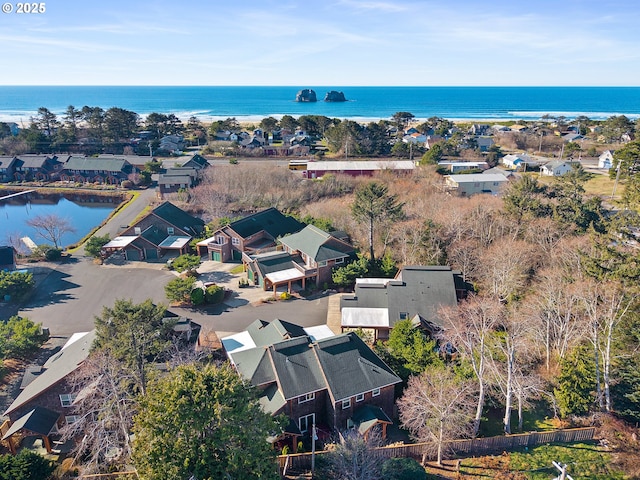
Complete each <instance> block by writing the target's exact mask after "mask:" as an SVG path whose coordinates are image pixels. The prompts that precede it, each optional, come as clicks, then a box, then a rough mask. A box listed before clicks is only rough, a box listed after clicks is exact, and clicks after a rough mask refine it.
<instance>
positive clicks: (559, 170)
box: [540, 160, 580, 177]
mask: <svg viewBox="0 0 640 480" xmlns="http://www.w3.org/2000/svg"><path fill="white" fill-rule="evenodd" d="M579 165H580V162H571V161H568V160H566V161H565V160H554V161H553V162H549V163H547V164H545V165H543V166H542V167H540V174H542V175H546V176H549V177H558V176H560V175H564V174H565V173H568V172H570V171H571V170H573V168H574V167H577V166H579Z"/></svg>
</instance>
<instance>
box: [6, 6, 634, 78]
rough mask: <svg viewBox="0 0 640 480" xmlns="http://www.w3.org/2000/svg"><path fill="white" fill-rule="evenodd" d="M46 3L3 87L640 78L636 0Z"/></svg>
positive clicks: (25, 28)
mask: <svg viewBox="0 0 640 480" xmlns="http://www.w3.org/2000/svg"><path fill="white" fill-rule="evenodd" d="M10 3H11V4H12V6H13V7H14V9H15V6H16V2H10ZM44 3H45V4H46V12H45V13H43V14H29V15H27V14H22V15H19V14H16V13H9V14H0V42H1V43H2V45H3V47H2V54H1V56H0V58H1V59H2V60H1V61H0V64H1V67H0V85H316V86H323V85H328V86H352V85H427V86H428V85H633V86H637V85H640V48H639V47H640V4H637V3H636V1H635V0H624V1H606V0H602V1H594V0H554V1H551V0H534V1H523V0H512V1H505V0H489V1H485V0H449V1H429V0H424V1H420V0H414V1H407V0H395V1H391V0H381V1H377V0H334V1H332V0H324V1H323V0H306V1H297V2H293V1H290V0H278V1H273V0H260V1H249V2H229V1H225V2H221V1H218V0H210V1H206V0H174V1H167V0H153V1H147V0H141V1H137V0H129V1H122V0H105V1H101V2H98V1H94V0H84V1H80V0H78V1H75V0H50V1H47V2H44ZM232 4H235V6H234V5H232Z"/></svg>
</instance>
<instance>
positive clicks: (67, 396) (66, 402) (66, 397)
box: [60, 393, 76, 407]
mask: <svg viewBox="0 0 640 480" xmlns="http://www.w3.org/2000/svg"><path fill="white" fill-rule="evenodd" d="M75 399H76V396H75V395H74V394H72V393H63V394H61V395H60V405H62V406H63V407H70V406H71V405H73V401H74V400H75Z"/></svg>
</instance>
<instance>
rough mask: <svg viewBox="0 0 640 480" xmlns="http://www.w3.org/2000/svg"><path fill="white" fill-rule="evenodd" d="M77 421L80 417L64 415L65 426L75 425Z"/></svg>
mask: <svg viewBox="0 0 640 480" xmlns="http://www.w3.org/2000/svg"><path fill="white" fill-rule="evenodd" d="M78 420H80V415H65V417H64V421H65V422H66V423H67V425H71V424H72V423H76V422H77V421H78Z"/></svg>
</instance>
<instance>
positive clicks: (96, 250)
mask: <svg viewBox="0 0 640 480" xmlns="http://www.w3.org/2000/svg"><path fill="white" fill-rule="evenodd" d="M107 243H109V234H106V235H105V236H104V237H99V236H97V235H94V236H93V237H91V238H90V239H89V240H88V241H87V243H86V245H85V246H84V251H85V252H86V253H87V255H89V256H91V257H94V258H99V257H100V252H101V250H102V247H104V246H105V245H106V244H107Z"/></svg>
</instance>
